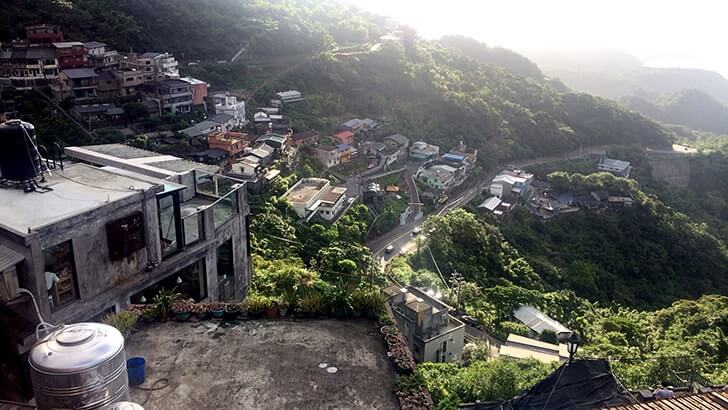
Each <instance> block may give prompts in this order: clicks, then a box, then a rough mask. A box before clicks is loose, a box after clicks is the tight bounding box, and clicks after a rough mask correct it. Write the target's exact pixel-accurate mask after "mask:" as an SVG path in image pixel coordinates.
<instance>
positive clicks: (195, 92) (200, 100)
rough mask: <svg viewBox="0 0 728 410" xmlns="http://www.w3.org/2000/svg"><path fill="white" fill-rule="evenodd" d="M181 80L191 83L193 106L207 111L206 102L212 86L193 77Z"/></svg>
mask: <svg viewBox="0 0 728 410" xmlns="http://www.w3.org/2000/svg"><path fill="white" fill-rule="evenodd" d="M180 80H182V81H185V82H187V83H189V84H190V86H191V88H192V105H193V106H195V107H199V108H201V109H202V110H203V111H207V104H206V103H205V100H206V99H207V90H208V89H209V88H210V84H208V83H206V82H204V81H202V80H198V79H196V78H192V77H183V78H180Z"/></svg>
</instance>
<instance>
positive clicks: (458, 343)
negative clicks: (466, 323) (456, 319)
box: [423, 327, 465, 362]
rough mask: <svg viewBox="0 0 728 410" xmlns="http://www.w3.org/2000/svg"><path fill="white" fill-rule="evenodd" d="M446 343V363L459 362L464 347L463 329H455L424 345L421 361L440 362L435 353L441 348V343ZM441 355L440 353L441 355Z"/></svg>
mask: <svg viewBox="0 0 728 410" xmlns="http://www.w3.org/2000/svg"><path fill="white" fill-rule="evenodd" d="M445 341H447V352H446V360H445V361H446V362H456V361H458V360H460V356H461V355H462V353H463V347H464V345H465V327H461V328H459V329H455V330H454V331H452V332H450V333H446V334H444V335H441V336H438V337H436V338H434V339H431V340H428V341H427V342H426V343H424V354H423V361H425V362H440V361H441V360H440V357H438V355H437V351H438V350H439V349H440V348H441V347H442V343H443V342H445ZM441 354H442V353H441Z"/></svg>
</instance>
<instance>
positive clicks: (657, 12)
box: [349, 0, 728, 77]
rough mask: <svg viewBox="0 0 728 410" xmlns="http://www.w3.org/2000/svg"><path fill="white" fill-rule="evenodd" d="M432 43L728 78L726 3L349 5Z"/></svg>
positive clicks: (552, 0) (586, 0) (504, 0)
mask: <svg viewBox="0 0 728 410" xmlns="http://www.w3.org/2000/svg"><path fill="white" fill-rule="evenodd" d="M349 1H350V2H353V3H355V4H357V5H358V6H359V7H360V8H362V9H364V10H368V11H371V12H375V13H377V14H382V15H387V16H392V17H395V18H397V19H398V20H399V21H401V22H403V23H406V24H409V25H411V26H413V27H414V28H415V29H417V31H418V33H419V34H420V35H421V36H423V37H427V38H438V37H440V36H442V35H444V34H463V35H467V36H470V37H474V38H477V39H478V40H480V41H483V42H485V43H487V44H488V45H496V46H503V47H507V48H511V49H533V48H537V49H542V48H546V49H584V48H611V49H618V50H622V51H625V52H627V53H630V54H632V55H634V56H635V57H637V58H639V59H640V60H642V61H643V62H645V63H646V64H648V65H655V66H671V67H675V66H677V67H697V68H705V69H712V70H716V71H719V72H721V73H722V74H723V76H725V77H728V22H726V18H728V1H725V0H681V1H676V0H661V1H658V0H609V1H606V0H601V1H593V0H500V1H490V0H480V1H478V0H437V1H433V0H349Z"/></svg>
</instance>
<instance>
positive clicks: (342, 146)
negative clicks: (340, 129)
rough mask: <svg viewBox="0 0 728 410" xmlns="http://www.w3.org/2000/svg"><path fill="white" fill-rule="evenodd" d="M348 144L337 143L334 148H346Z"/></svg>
mask: <svg viewBox="0 0 728 410" xmlns="http://www.w3.org/2000/svg"><path fill="white" fill-rule="evenodd" d="M350 146H351V145H349V144H339V145H337V146H336V148H339V149H347V148H349V147H350Z"/></svg>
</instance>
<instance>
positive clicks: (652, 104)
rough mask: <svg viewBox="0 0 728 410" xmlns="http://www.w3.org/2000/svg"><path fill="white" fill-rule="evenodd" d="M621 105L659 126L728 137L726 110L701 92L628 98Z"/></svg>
mask: <svg viewBox="0 0 728 410" xmlns="http://www.w3.org/2000/svg"><path fill="white" fill-rule="evenodd" d="M621 102H622V103H623V104H624V105H626V106H627V107H628V108H629V109H631V110H634V111H637V112H639V113H640V114H642V115H646V116H648V117H650V118H653V119H655V120H657V121H660V122H664V123H667V124H678V125H684V126H687V127H690V128H693V129H696V130H702V131H709V132H715V133H728V106H726V105H724V104H722V103H720V102H719V101H717V100H715V99H714V98H713V97H711V96H710V95H708V94H706V93H704V92H702V91H698V90H684V91H680V92H678V93H675V94H670V95H665V96H661V97H658V98H656V99H654V100H651V99H647V98H643V97H636V96H631V97H625V98H623V99H622V100H621Z"/></svg>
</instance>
